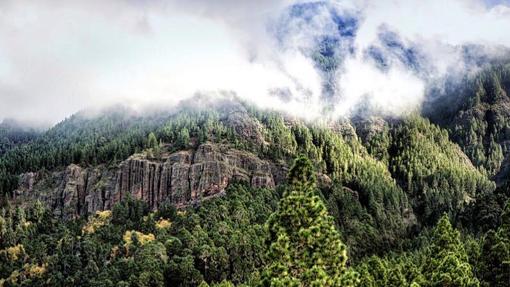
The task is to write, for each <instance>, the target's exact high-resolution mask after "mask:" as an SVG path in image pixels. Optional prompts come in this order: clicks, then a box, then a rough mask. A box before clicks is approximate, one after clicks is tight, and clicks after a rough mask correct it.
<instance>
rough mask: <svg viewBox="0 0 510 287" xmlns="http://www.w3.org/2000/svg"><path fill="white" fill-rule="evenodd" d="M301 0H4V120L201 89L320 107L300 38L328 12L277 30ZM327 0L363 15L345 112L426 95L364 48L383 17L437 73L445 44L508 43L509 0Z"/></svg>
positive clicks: (297, 108)
mask: <svg viewBox="0 0 510 287" xmlns="http://www.w3.org/2000/svg"><path fill="white" fill-rule="evenodd" d="M178 2H180V3H178ZM295 2H296V1H290V0H289V1H287V0H276V1H270V0H258V1H252V0H249V1H239V0H221V1H210V0H187V1H177V0H175V1H162V0H161V1H158V0H155V1H148V0H147V1H144V0H124V1H121V0H118V1H115V0H113V1H103V0H83V1H78V0H74V1H73V0H70V1H57V0H53V1H52V0H33V1H30V0H0V120H1V119H3V118H16V119H21V120H25V121H33V122H50V123H55V122H57V121H60V120H62V119H64V118H65V117H66V116H69V115H71V114H72V113H75V112H77V111H79V110H81V109H84V108H90V107H98V106H105V105H109V104H114V103H119V102H120V103H124V104H128V105H131V106H133V107H141V106H144V105H147V104H159V103H165V104H173V103H176V102H178V101H179V100H180V99H183V98H186V97H190V96H191V95H193V94H194V93H196V92H203V93H210V94H215V93H218V92H221V91H232V92H235V93H237V95H239V96H240V97H241V98H245V99H248V100H251V101H254V102H255V103H256V104H258V105H261V106H269V107H275V106H278V105H281V100H280V99H279V98H275V97H274V96H273V95H271V93H269V91H272V90H274V89H275V88H278V89H284V88H285V89H287V90H289V91H290V93H291V94H292V95H294V96H295V97H293V100H292V101H290V102H286V104H285V106H284V107H285V109H287V110H288V111H290V112H293V113H295V114H298V115H303V116H306V117H314V116H317V115H320V113H321V110H322V107H321V106H320V101H321V95H320V94H321V75H320V73H319V72H318V71H317V69H316V67H315V66H314V64H313V63H312V60H311V59H310V58H309V57H307V55H305V54H303V52H302V49H300V48H301V47H302V46H303V45H306V43H307V42H308V41H311V40H310V37H312V36H313V34H314V33H316V32H317V33H320V31H319V30H320V29H326V28H327V25H325V23H327V21H328V19H325V18H324V17H326V16H324V17H322V16H321V17H319V18H317V19H320V21H319V20H318V21H316V23H315V24H316V25H315V26H313V27H310V31H305V30H306V27H305V28H303V27H302V26H299V28H300V29H299V31H294V32H293V33H296V37H293V38H292V41H293V42H291V43H290V44H289V45H287V46H281V43H280V44H278V43H277V41H276V39H275V37H274V35H273V34H271V32H270V31H271V25H272V23H275V20H276V19H282V15H284V14H285V11H286V8H287V7H288V6H289V5H292V4H293V3H295ZM300 2H302V1H300ZM328 2H331V3H334V4H335V5H338V9H340V10H342V9H344V10H348V11H351V12H352V13H354V14H356V15H360V24H359V30H358V32H357V35H356V39H355V46H356V47H357V49H359V51H360V53H354V54H353V55H351V56H350V57H349V58H348V59H346V62H345V66H344V68H343V69H342V70H341V71H340V72H339V75H338V79H337V81H338V84H339V85H338V86H339V87H341V91H342V93H343V95H345V96H344V97H342V101H344V102H343V103H344V104H342V105H339V108H338V113H339V114H342V113H345V110H346V109H348V108H349V107H350V106H351V105H354V104H355V103H356V101H357V100H358V99H359V97H361V96H367V95H368V96H370V97H373V98H374V99H375V103H376V104H381V105H388V106H389V107H390V108H389V110H391V111H394V110H395V111H396V110H400V109H402V108H404V107H407V106H413V105H417V104H419V101H420V99H421V98H422V95H423V91H424V82H423V79H421V78H420V77H417V76H416V75H414V74H412V73H411V72H409V71H407V70H405V69H404V68H402V67H399V66H395V67H394V68H393V67H392V68H391V69H390V70H389V71H386V72H384V73H383V72H381V71H378V70H375V69H374V68H373V67H372V66H370V65H369V64H367V63H365V62H364V60H363V58H362V57H361V51H363V48H364V47H367V46H369V45H371V44H373V42H374V41H375V38H376V36H377V33H378V31H380V27H381V25H386V26H387V27H391V29H393V30H395V31H396V32H397V33H398V34H399V35H401V37H402V38H403V39H406V41H410V42H412V41H414V42H415V43H420V45H421V46H423V47H425V48H426V49H427V50H428V51H429V52H430V54H433V55H434V56H433V57H432V56H431V59H432V60H431V61H433V62H434V64H435V65H436V66H437V70H438V71H439V72H441V65H451V62H454V60H455V55H454V54H452V53H454V52H452V51H453V50H454V49H450V50H449V48H445V47H446V46H448V47H454V46H455V45H462V44H466V43H471V44H480V45H484V46H487V47H497V46H510V36H509V35H510V34H509V33H510V32H509V31H510V8H509V7H510V6H509V5H510V4H509V3H508V1H502V0H485V1H481V0H465V1H461V0H449V1H445V0H429V1H422V0H377V1H376V0H374V1H328ZM317 25H318V26H317ZM318 29H319V30H318ZM443 63H446V64H443ZM444 70H445V71H446V68H445V69H444ZM367 79H368V80H367ZM367 83H370V84H367ZM303 91H306V92H303ZM392 99H393V100H392Z"/></svg>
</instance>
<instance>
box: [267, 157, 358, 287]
mask: <svg viewBox="0 0 510 287" xmlns="http://www.w3.org/2000/svg"><path fill="white" fill-rule="evenodd" d="M289 183H290V186H289V188H288V190H287V191H286V193H285V195H284V197H283V198H282V200H281V201H280V205H279V208H278V210H277V211H276V212H275V213H273V214H272V215H271V216H270V218H269V219H268V221H267V222H266V228H267V229H268V232H269V236H270V238H269V240H270V251H269V258H270V260H271V263H270V264H269V265H268V267H267V268H266V270H265V271H264V273H263V275H262V277H263V278H262V285H263V286H354V285H355V283H356V282H357V274H355V273H354V272H352V271H350V270H348V269H347V267H346V261H347V250H346V247H345V245H344V244H343V243H342V242H341V240H340V234H339V233H338V231H337V230H336V229H335V226H334V223H333V219H332V217H331V216H329V215H328V212H327V210H326V206H325V204H324V203H323V202H322V200H321V199H320V197H319V196H318V195H317V194H316V191H315V176H314V171H313V166H312V164H311V162H310V161H309V160H308V159H307V158H305V157H299V158H298V159H296V161H295V163H294V166H293V167H292V168H291V170H290V172H289Z"/></svg>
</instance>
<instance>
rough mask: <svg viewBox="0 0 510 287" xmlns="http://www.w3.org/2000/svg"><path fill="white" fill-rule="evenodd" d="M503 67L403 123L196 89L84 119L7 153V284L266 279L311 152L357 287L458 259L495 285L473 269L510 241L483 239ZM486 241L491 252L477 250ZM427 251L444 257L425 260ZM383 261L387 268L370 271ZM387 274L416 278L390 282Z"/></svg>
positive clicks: (494, 221)
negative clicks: (321, 116)
mask: <svg viewBox="0 0 510 287" xmlns="http://www.w3.org/2000/svg"><path fill="white" fill-rule="evenodd" d="M507 69H508V66H495V67H493V68H491V69H488V70H486V71H484V72H481V73H480V74H478V75H477V76H476V77H474V78H473V79H467V80H466V81H467V83H471V84H469V85H468V84H466V85H464V86H463V87H464V88H463V89H462V90H461V91H462V96H463V99H465V100H463V101H458V105H456V106H453V105H449V106H444V107H443V106H440V105H438V107H439V108H438V109H437V110H436V112H437V111H440V112H441V113H443V114H444V117H440V116H439V115H438V114H432V113H428V112H427V110H426V109H425V110H424V113H423V115H420V114H412V115H409V116H405V117H403V118H382V117H377V116H363V117H358V118H352V119H341V120H324V121H322V122H306V121H303V120H301V119H299V118H295V117H292V116H289V115H286V114H284V113H279V112H275V111H270V110H261V109H258V108H256V107H254V106H251V105H249V104H247V103H245V102H243V101H241V100H239V99H237V98H235V97H230V96H225V97H223V98H216V99H211V98H208V97H204V96H197V97H195V98H193V99H190V100H188V101H184V102H182V103H181V104H180V105H179V106H178V107H176V108H173V109H171V110H168V109H167V110H165V109H161V110H152V111H150V112H136V111H133V110H130V109H128V108H123V107H113V108H110V109H105V110H103V111H96V112H94V113H91V112H81V113H78V114H76V115H73V116H71V117H70V118H68V119H66V120H64V121H62V122H61V123H59V124H57V125H55V126H54V127H52V128H50V129H49V130H47V131H45V132H42V133H37V134H34V135H33V136H27V137H26V138H22V140H20V141H19V142H16V143H15V144H13V145H11V146H10V147H9V148H8V149H5V151H4V153H3V154H1V156H0V183H1V185H0V188H1V191H2V193H1V194H2V202H3V203H4V206H5V207H4V208H3V209H2V210H3V211H2V214H1V216H0V227H1V229H0V230H2V237H1V239H0V249H1V250H0V256H4V257H3V258H4V259H5V261H4V262H10V263H9V264H8V265H5V264H0V267H1V268H0V278H4V279H1V280H0V283H1V284H7V283H8V284H11V283H12V282H18V281H19V282H39V283H38V284H42V285H45V284H50V283H49V282H51V284H60V283H64V284H67V285H87V286H88V285H95V284H100V285H101V284H105V285H112V284H113V283H112V282H115V281H111V280H112V278H114V280H116V281H119V282H123V283H122V284H128V285H131V286H154V285H152V283H143V284H146V285H143V284H142V283H140V282H159V283H157V284H156V283H154V284H156V286H157V285H158V284H163V283H164V284H167V285H168V284H169V285H172V286H174V285H178V286H195V285H198V284H200V283H201V282H202V281H204V282H207V283H213V282H217V283H218V282H221V281H224V280H228V281H231V282H233V283H235V284H241V283H246V284H248V285H257V284H259V283H256V282H259V280H262V281H260V282H265V281H264V280H266V279H267V278H271V276H270V277H264V276H266V275H263V274H262V273H260V272H270V271H268V270H266V271H263V270H265V268H269V267H267V266H269V265H267V262H269V261H268V260H280V258H276V259H275V258H274V257H272V255H271V254H273V253H271V252H270V251H269V249H268V248H269V246H273V245H270V244H269V245H268V244H265V243H264V242H265V240H266V238H267V236H268V233H267V232H269V231H268V230H267V229H265V228H267V226H266V227H264V226H265V225H264V223H265V222H266V221H268V220H269V218H270V214H272V213H275V214H276V212H280V215H279V216H280V217H281V216H283V217H281V219H282V220H283V218H285V216H284V214H283V213H281V212H283V211H282V210H279V209H278V208H279V206H280V207H281V205H279V204H278V201H280V200H281V202H282V203H281V204H283V202H284V201H285V200H286V199H287V197H288V196H289V193H288V190H289V188H293V186H295V184H296V183H293V182H294V181H292V180H290V179H289V177H288V176H287V174H292V173H293V168H294V170H295V164H294V165H293V161H294V159H295V158H297V157H299V156H301V157H304V158H307V159H309V160H310V162H311V163H313V165H312V166H313V172H312V174H313V178H316V185H310V186H315V187H313V188H312V189H311V190H316V192H317V193H316V195H314V196H316V197H313V199H311V198H310V199H309V200H312V201H316V200H319V201H320V202H323V204H324V207H325V210H326V211H327V214H328V216H330V217H331V224H333V225H332V226H334V227H331V228H334V229H335V230H336V231H335V232H338V233H339V237H338V238H341V240H342V242H343V243H345V245H346V246H347V248H348V255H349V261H348V265H352V268H353V270H354V271H355V273H352V274H351V273H346V274H350V275H348V276H354V277H352V278H351V277H349V278H351V279H352V280H353V281H349V280H351V279H349V280H348V281H349V282H351V283H352V282H364V283H363V284H369V281H370V282H372V281H373V282H378V283H373V282H372V283H373V284H375V285H370V286H381V284H382V285H385V286H401V285H402V284H404V283H402V282H408V283H409V282H415V283H416V284H423V285H424V286H428V285H427V284H429V283H427V282H428V281H426V279H428V278H425V277H424V276H436V275H437V274H439V275H437V276H442V275H441V274H443V275H444V274H449V273H448V272H450V271H446V270H442V269H440V266H442V265H437V264H439V263H438V262H440V261H441V260H446V259H445V258H447V255H448V256H450V255H451V252H454V251H455V252H458V254H457V253H456V254H457V255H458V257H455V258H456V259H455V260H460V261H458V262H464V261H465V262H467V261H466V260H465V259H466V258H470V261H469V262H467V263H465V262H464V263H462V264H463V265H462V264H461V263H459V264H461V265H459V266H464V267H465V266H468V269H466V270H467V271H466V270H465V273H463V274H465V276H467V277H462V278H460V279H458V280H461V281H459V282H463V281H462V280H467V281H465V282H471V283H473V282H479V281H477V280H478V279H480V278H485V279H483V280H485V281H484V282H486V283H487V282H488V283H487V284H489V283H490V284H492V283H491V282H493V280H492V279H491V278H488V277H487V274H486V273H482V271H481V270H482V269H475V267H472V266H478V265H477V264H496V265H497V264H499V265H501V264H503V259H501V260H500V259H498V260H496V261H495V263H494V262H488V261H487V260H482V259H480V261H479V262H475V261H471V259H472V258H474V257H472V256H475V255H476V254H478V255H479V254H480V252H489V251H490V250H492V249H491V248H493V246H496V245H497V244H500V243H497V242H500V241H501V242H505V241H504V240H506V239H505V238H506V237H504V236H506V235H503V233H501V232H503V231H501V232H500V233H501V235H498V236H499V237H497V236H496V237H494V238H493V241H494V242H495V243H488V242H486V241H485V240H484V237H480V236H481V235H483V234H484V233H485V232H489V230H491V229H493V230H499V229H501V228H504V227H503V223H504V222H505V220H506V219H505V214H506V213H505V212H507V211H505V201H506V199H507V198H508V195H509V193H508V189H507V187H506V185H505V184H503V182H504V180H502V179H503V178H504V176H503V175H502V174H504V172H505V170H506V169H505V161H506V157H507V156H508V155H507V149H506V144H507V138H506V137H507V133H506V129H507V123H506V120H505V118H507V117H508V115H507V112H508V109H507V108H506V104H505V103H506V101H507V100H508V97H507V91H508V88H509V87H510V86H509V85H508V83H509V82H508V79H507V78H508V72H507ZM473 83H474V84H473ZM446 107H447V108H448V109H447V110H446V109H445V108H446ZM466 134H474V135H476V136H475V137H466V136H465V135H466ZM498 147H499V148H498ZM480 154H483V157H479V155H480ZM307 180H311V179H307ZM305 181H306V180H305ZM298 182H299V181H298ZM496 183H498V184H499V185H498V186H497V185H496ZM299 186H300V185H298V186H297V187H296V188H297V189H298V190H300V188H301V187H299ZM305 190H310V187H306V188H305ZM313 192H315V191H313ZM313 192H312V193H313ZM307 196H310V191H306V192H305V191H303V192H302V193H299V196H298V197H297V198H301V199H299V200H305V199H306V197H307ZM287 200H288V199H287ZM296 200H297V199H296ZM310 204H311V203H310ZM313 206H314V205H313V204H312V205H311V207H310V208H312V209H311V210H314V208H316V207H313ZM14 207H15V208H14ZM317 208H318V210H322V207H320V206H319V207H317ZM306 210H307V209H304V210H301V211H299V212H304V213H305V214H306V213H307V211H306ZM296 212H297V210H296ZM306 216H307V215H306ZM310 216H316V215H310ZM319 218H323V217H321V216H319ZM438 221H439V225H438V226H437V227H434V226H435V225H436V223H437V222H438ZM268 222H269V221H268ZM321 222H322V221H321ZM328 222H330V221H329V219H328V220H326V221H324V222H322V223H320V224H330V223H328ZM271 224H276V223H271ZM284 225H285V224H284ZM452 225H453V226H452ZM52 226H53V227H52ZM275 226H279V225H278V224H276V225H275ZM321 226H322V227H321V228H325V227H324V226H323V225H321ZM454 227H457V228H460V229H461V230H462V232H463V236H467V239H465V240H464V239H463V238H462V240H461V238H460V237H459V236H460V233H459V231H457V230H455V229H454ZM55 228H56V229H55ZM275 232H276V231H275ZM288 232H290V233H289V234H294V233H292V232H291V231H288ZM277 233H278V232H277ZM297 234H299V236H302V234H301V233H296V234H295V235H293V236H298V235H297ZM448 234H449V235H448ZM456 234H457V235H456ZM498 234H499V233H498ZM328 236H332V237H331V238H337V237H336V235H328ZM441 236H453V237H452V238H453V239H452V240H453V241H452V243H451V244H454V245H455V246H457V247H455V248H457V249H455V250H454V251H451V252H450V253H448V252H446V253H444V254H443V253H441V252H439V253H437V254H436V255H437V256H439V257H437V258H436V257H431V255H430V254H429V253H428V252H430V249H429V247H430V246H442V245H441V244H444V242H443V241H441V240H443V239H441V238H442V237H441ZM310 240H311V239H310ZM332 240H333V239H332ZM334 240H337V239H334ZM498 240H499V241H498ZM434 242H435V243H434ZM434 244H435V245H434ZM483 244H489V245H488V247H487V248H489V247H490V248H489V249H490V250H489V249H488V250H489V251H483V250H481V248H482V246H483ZM501 244H503V243H501ZM505 244H506V243H505ZM274 246H276V245H274ZM452 246H453V245H452ZM498 246H499V245H498ZM279 248H280V247H279ZM434 248H440V249H441V248H443V249H444V248H446V247H434ZM469 248H471V249H469ZM498 248H499V247H498ZM443 249H441V250H443ZM45 250H46V251H45ZM338 250H341V248H340V249H338ZM444 250H446V249H444ZM461 250H462V251H461ZM285 252H287V251H285ZM285 252H284V253H285ZM289 252H291V251H289ZM338 252H340V251H338ZM490 252H496V251H490ZM72 254H75V255H76V257H73V255H72ZM285 254H287V253H285ZM293 254H294V253H293ZM321 254H322V253H321ZM427 254H428V255H427ZM496 254H497V252H496ZM273 255H274V254H273ZM436 255H435V256H436ZM457 255H456V256H457ZM68 256H71V257H68ZM296 256H297V255H296ZM317 256H319V255H317ZM321 256H322V255H321ZM374 256H375V257H374ZM426 257H429V258H436V259H434V260H439V261H434V262H428V261H420V260H421V259H420V258H426ZM271 258H273V259H271ZM300 258H301V257H300ZM303 258H306V256H305V257H303ZM374 258H376V259H374ZM448 258H449V257H448ZM501 258H505V257H504V256H503V257H501ZM132 260H135V261H132ZM296 260H297V259H296ZM300 260H301V259H300ZM325 260H326V258H325ZM374 260H378V261H377V262H378V263H377V264H379V265H381V264H382V265H384V266H386V267H385V268H386V269H384V270H385V271H383V269H374V268H372V267H370V266H372V265H371V264H376V263H374V262H375V261H374ZM448 260H450V259H448ZM451 260H453V259H451ZM473 260H474V259H473ZM135 262H138V263H135ZM456 262H457V261H456ZM62 264H67V265H62ZM69 264H70V265H69ZM151 264H152V265H151ZM275 264H276V263H275ZM278 264H280V263H278ZM295 264H298V265H299V264H302V263H295ZM303 264H304V263H303ZM406 264H411V265H412V270H414V271H413V272H414V273H412V272H411V273H406V274H403V273H402V272H403V271H404V269H405V268H411V267H409V266H411V265H409V266H408V265H406ZM466 264H467V265H466ZM470 264H472V266H471V265H470ZM68 265H69V267H65V266H68ZM436 265H437V268H439V269H430V268H429V267H430V266H436ZM499 265H497V266H499ZM148 266H157V268H156V267H155V268H156V269H158V268H159V269H158V270H159V271H153V272H152V271H151V272H148V270H149V269H150V268H149V267H148ZM271 266H273V267H274V268H276V267H275V266H279V265H271ZM289 266H291V265H289ZM292 266H296V265H292ZM403 266H408V267H403ZM484 266H485V265H484ZM273 267H271V268H273ZM464 267H462V268H464ZM147 268H149V269H147ZM289 268H291V269H292V268H294V267H289ZM459 268H460V267H459ZM477 268H478V267H477ZM480 268H482V267H480ZM484 268H485V267H484ZM84 270H88V271H84ZM100 270H102V271H100ZM128 270H129V271H128ZM377 270H379V271H377ZM473 270H475V271H476V272H475V271H473ZM354 271H353V272H354ZM468 271H469V272H468ZM87 272H92V273H91V274H93V273H94V272H96V273H98V272H99V274H100V275H99V276H98V277H97V278H96V277H90V275H87ZM271 272H276V271H274V270H273V271H271ZM374 272H375V273H374ZM377 272H389V273H387V275H384V276H390V275H389V274H394V275H395V276H397V275H398V276H401V277H400V278H401V279H402V280H404V281H395V282H393V283H389V282H390V281H387V280H389V279H384V280H385V281H383V282H384V283H381V281H380V280H379V279H377V278H379V277H378V276H382V275H381V274H382V273H377ZM452 272H453V271H452ZM455 272H456V271H455ZM455 272H454V273H455ZM463 272H464V271H463ZM473 272H474V273H473ZM130 274H131V275H130ZM264 274H266V273H264ZM267 274H269V273H267ZM271 274H275V273H271ZM355 274H358V275H360V274H361V275H362V276H363V277H362V278H358V279H359V280H358V279H355V278H357V277H356V276H358V275H355ZM384 274H386V273H384ZM434 274H435V275H434ZM455 274H456V273H455ZM144 276H145V277H144ZM153 276H156V277H153ZM268 276H269V275H268ZM335 276H336V275H335ZM342 276H344V275H342ZM345 276H347V275H345ZM391 276H393V275H391ZM475 276H477V277H476V278H475ZM504 276H506V275H504ZM504 276H503V277H502V278H503V279H498V280H500V281H497V282H503V281H501V280H505V278H506V277H504ZM144 278H145V279H144ZM264 278H266V279H264ZM306 278H307V277H303V278H301V279H300V280H305V281H306V280H308V279H306ZM335 278H337V277H335ZM338 278H340V277H338ZM338 278H337V279H338ZM342 278H343V277H342ZM370 278H371V279H370ZM384 278H386V277H384ZM420 278H421V279H420ZM423 278H425V279H423ZM441 278H443V277H441ZM477 278H478V279H477ZM337 279H335V280H337ZM344 279H345V278H344ZM344 279H342V280H344ZM140 280H141V281H140ZM144 280H146V281H144ZM147 280H148V281H147ZM285 280H287V279H285ZM289 280H291V279H289ZM292 280H294V279H292ZM296 280H297V279H296ZM338 280H340V279H338ZM345 280H347V279H345ZM367 280H368V281H367ZM399 280H400V279H399ZM438 280H439V279H438ZM441 280H443V279H441ZM456 280H457V279H456ZM9 282H10V283H9ZM41 282H46V283H41ZM108 282H110V283H108ZM136 282H138V283H136ZM325 282H327V281H325ZM367 282H368V283H367ZM420 282H421V283H420ZM424 282H425V283H424ZM494 282H496V281H494ZM372 283H370V284H372ZM471 283H470V284H471ZM12 284H14V283H12ZM137 284H142V285H137ZM204 284H205V283H204ZM225 284H228V283H225ZM261 284H262V283H261ZM325 284H326V283H325ZM328 284H329V283H328ZM349 284H350V283H349ZM353 284H354V283H353ZM392 284H393V285H392ZM459 284H460V283H459ZM473 284H475V283H473ZM326 285H327V284H326ZM112 286H113V285H112ZM226 286H228V285H226ZM367 286H368V285H367ZM454 286H467V285H463V284H460V285H454Z"/></svg>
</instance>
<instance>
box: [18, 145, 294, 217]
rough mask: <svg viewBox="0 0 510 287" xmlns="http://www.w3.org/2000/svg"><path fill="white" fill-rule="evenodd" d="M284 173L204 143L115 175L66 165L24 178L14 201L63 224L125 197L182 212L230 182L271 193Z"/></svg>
mask: <svg viewBox="0 0 510 287" xmlns="http://www.w3.org/2000/svg"><path fill="white" fill-rule="evenodd" d="M285 170H286V167H285V166H284V164H280V165H277V164H275V163H271V162H268V161H264V160H261V159H260V158H258V157H257V156H256V155H254V154H252V153H249V152H245V151H240V150H236V149H231V148H229V147H226V146H221V145H216V144H211V143H206V144H203V145H200V146H199V147H198V148H197V149H196V150H194V151H179V152H176V153H173V154H170V155H168V156H165V157H162V158H161V159H158V160H156V159H149V158H147V157H146V156H144V155H133V156H131V157H130V158H128V159H127V160H125V161H124V162H122V163H121V164H120V165H119V167H118V168H117V169H116V170H115V169H114V170H111V169H107V168H105V167H96V168H81V167H80V166H77V165H70V166H68V167H67V168H66V169H65V170H64V171H62V172H55V173H52V174H49V175H43V174H36V173H26V174H23V175H22V176H21V177H20V184H19V187H18V189H17V190H16V191H15V200H20V201H21V200H23V199H24V198H37V199H39V200H41V201H43V202H45V203H46V204H47V205H48V206H49V207H50V208H52V209H53V210H54V212H55V214H56V215H60V216H61V217H63V218H74V217H77V216H80V215H84V214H88V213H91V212H95V211H98V210H104V209H110V208H111V207H112V206H113V204H115V203H116V202H118V201H120V200H122V199H123V198H125V197H127V196H131V197H133V198H136V199H140V200H143V201H145V202H147V204H148V205H149V207H150V208H151V209H157V208H158V207H159V206H160V205H161V204H162V203H163V202H170V203H172V204H174V205H175V206H177V207H182V206H186V205H190V204H195V203H198V202H200V201H201V200H204V199H207V198H209V197H214V196H218V195H222V194H223V193H224V191H225V188H226V187H227V186H228V184H229V183H230V182H233V181H242V182H246V183H249V184H250V185H251V186H253V187H257V188H262V187H267V188H274V187H275V186H276V185H277V184H279V183H281V182H282V181H283V180H284V178H285V174H286V171H285Z"/></svg>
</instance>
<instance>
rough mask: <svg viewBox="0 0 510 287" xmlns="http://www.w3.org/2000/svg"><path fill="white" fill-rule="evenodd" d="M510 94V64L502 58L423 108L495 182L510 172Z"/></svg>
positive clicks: (504, 178) (502, 179) (504, 179)
mask: <svg viewBox="0 0 510 287" xmlns="http://www.w3.org/2000/svg"><path fill="white" fill-rule="evenodd" d="M509 93H510V63H508V61H506V62H505V61H502V62H501V63H500V64H495V65H492V66H489V67H486V68H484V69H483V70H482V71H480V72H479V73H477V74H475V75H473V76H470V77H467V78H466V79H464V80H463V81H462V82H461V83H458V84H455V85H453V86H452V87H450V88H449V89H448V90H447V92H446V93H445V94H444V95H443V96H441V97H439V98H438V99H437V101H433V102H431V103H429V106H428V107H426V109H425V114H426V115H427V116H428V117H430V118H431V119H432V120H433V121H434V122H436V123H438V124H439V125H441V126H443V127H445V128H446V129H448V131H449V133H450V138H451V139H452V140H453V141H455V142H456V143H458V144H459V145H460V146H461V147H462V149H463V151H464V152H465V153H466V155H468V156H469V158H470V159H471V160H472V162H473V163H474V164H475V165H476V166H477V167H479V168H480V169H481V170H482V171H483V172H484V173H486V174H487V175H489V176H491V177H494V179H495V180H496V181H497V182H498V183H503V182H504V181H506V180H507V176H506V175H507V174H508V172H509V171H510V170H509V162H510V158H509V147H510V130H509V126H510V125H509V122H508V121H509V118H510V97H509ZM441 102H443V103H441Z"/></svg>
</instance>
